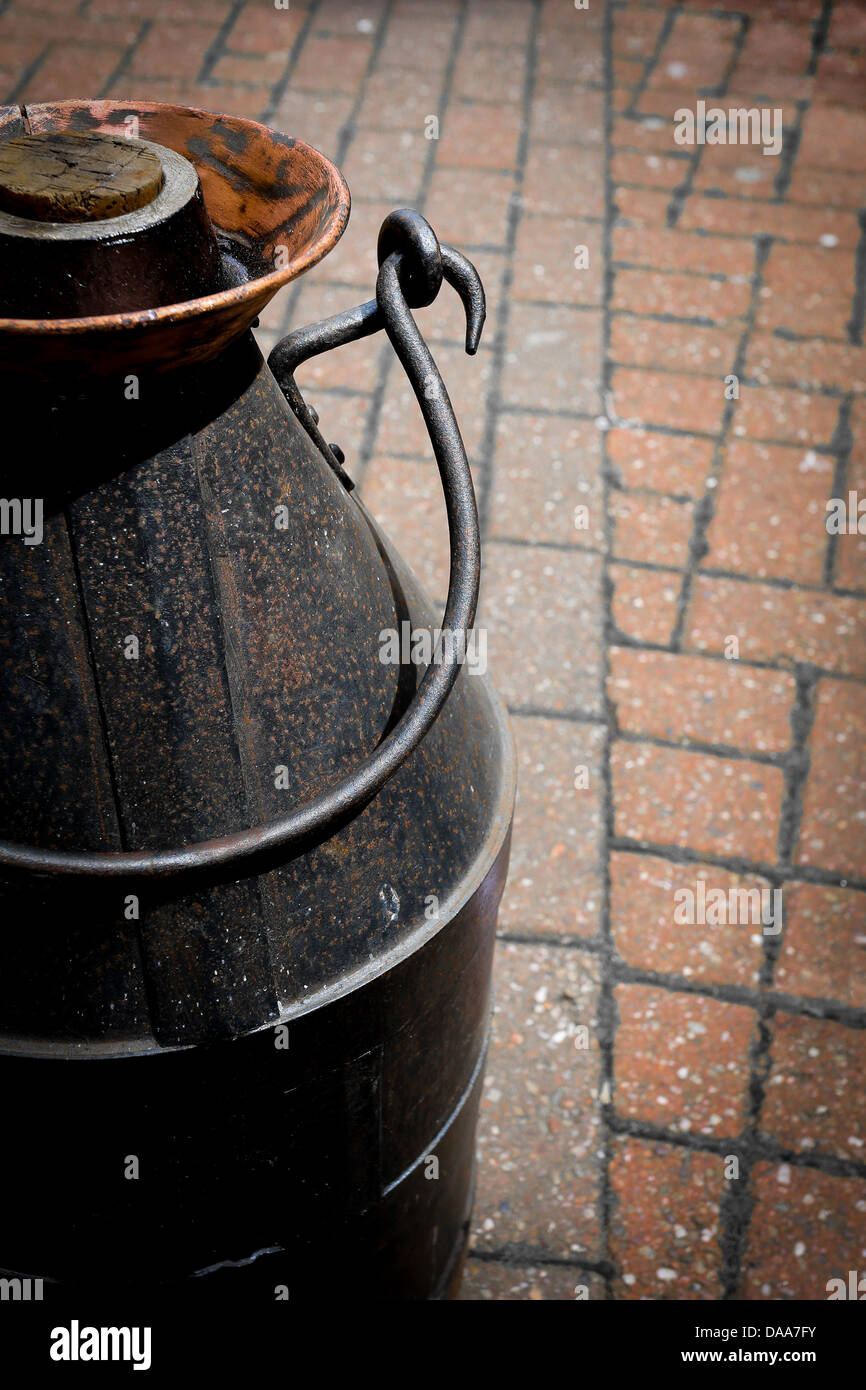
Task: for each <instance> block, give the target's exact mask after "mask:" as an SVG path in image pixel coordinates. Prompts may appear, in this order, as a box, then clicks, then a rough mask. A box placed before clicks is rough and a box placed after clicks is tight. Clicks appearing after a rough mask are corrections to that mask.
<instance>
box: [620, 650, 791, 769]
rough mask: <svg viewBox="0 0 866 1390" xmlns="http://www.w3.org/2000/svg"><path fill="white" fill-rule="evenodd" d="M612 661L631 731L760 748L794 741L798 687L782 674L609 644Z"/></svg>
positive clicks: (776, 749) (777, 749)
mask: <svg viewBox="0 0 866 1390" xmlns="http://www.w3.org/2000/svg"><path fill="white" fill-rule="evenodd" d="M608 660H609V663H610V675H609V677H608V684H607V692H608V698H609V699H610V700H611V702H612V703H613V706H614V709H615V713H616V720H617V724H618V726H619V728H620V729H621V730H623V731H625V732H627V733H631V734H651V735H652V736H654V737H655V738H661V739H666V740H670V741H671V742H678V741H680V740H691V741H693V742H698V743H715V744H728V745H729V746H730V747H733V748H741V749H744V750H748V751H752V752H755V753H783V752H784V751H785V749H786V748H788V747H790V744H791V724H790V713H791V709H792V706H793V703H794V698H795V695H796V687H795V684H794V679H793V677H792V676H790V675H788V674H787V673H785V672H781V671H762V670H757V669H756V668H755V667H749V666H741V665H739V664H738V663H737V662H735V661H726V662H724V663H719V662H717V661H708V660H706V659H704V658H702V657H690V656H680V655H669V654H668V653H667V652H652V651H648V652H642V651H633V650H631V649H630V648H628V647H612V648H611V649H610V651H609V653H608Z"/></svg>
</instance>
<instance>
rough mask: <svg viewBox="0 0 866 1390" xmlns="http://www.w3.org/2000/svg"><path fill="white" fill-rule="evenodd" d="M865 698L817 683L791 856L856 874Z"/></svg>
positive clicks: (862, 821) (863, 793)
mask: <svg viewBox="0 0 866 1390" xmlns="http://www.w3.org/2000/svg"><path fill="white" fill-rule="evenodd" d="M864 736H866V700H864V698H863V691H862V689H861V687H860V686H857V685H853V684H848V683H847V682H844V681H831V680H827V681H820V682H819V684H818V699H817V710H816V713H815V723H814V726H813V728H812V734H811V737H810V739H809V748H810V752H811V766H810V769H809V776H808V780H807V782H806V790H805V793H804V798H803V822H802V825H801V827H800V843H799V846H798V849H797V854H796V859H797V863H799V864H818V865H820V867H821V868H825V869H838V870H839V871H840V872H842V873H851V874H854V875H858V874H861V873H862V870H863V846H864V840H866V746H864Z"/></svg>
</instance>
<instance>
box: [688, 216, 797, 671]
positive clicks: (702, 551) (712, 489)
mask: <svg viewBox="0 0 866 1390" xmlns="http://www.w3.org/2000/svg"><path fill="white" fill-rule="evenodd" d="M771 246H772V238H770V237H764V236H757V237H756V238H755V269H754V273H753V276H752V290H751V297H750V302H749V310H748V313H747V315H746V321H745V325H744V328H743V333H742V337H741V338H740V342H739V344H738V346H737V350H736V353H735V356H734V361H733V364H732V366H731V369H730V372H729V373H726V375H733V376H735V377H736V378H737V380H738V381H739V378H740V376H741V375H742V372H743V367H744V364H745V361H746V355H747V352H748V348H749V339H750V337H751V333H752V329H753V327H754V324H755V319H756V317H757V312H758V303H759V296H760V292H761V285H762V281H763V270H764V266H765V265H766V262H767V257H768V256H769V254H770V248H771ZM736 405H737V402H736V401H735V400H725V404H724V408H723V410H722V420H721V425H720V427H719V433H718V436H717V438H716V441H715V444H714V447H713V455H712V458H711V460H710V466H709V469H708V470H707V476H706V479H705V485H704V493H703V496H702V497H701V498H700V499H699V500H698V502H697V504H696V506H695V509H694V527H693V530H692V535H691V538H690V540H689V554H688V560H687V563H686V566H685V573H684V575H683V582H682V587H681V588H680V593H679V598H678V599H677V614H676V619H675V621H674V626H673V631H672V634H671V648H672V650H674V651H680V650H681V648H682V643H683V636H684V632H685V625H686V616H687V614H688V610H689V604H690V601H691V595H692V584H693V581H694V577H695V572H696V570H697V569H698V566H699V565H700V562H701V560H702V559H703V558H704V556H705V555H706V554H707V552H708V549H709V547H708V544H707V539H706V536H707V531H708V529H709V525H710V522H711V521H712V519H713V512H714V510H715V501H716V495H717V492H718V486H717V484H718V481H719V477H720V476H721V474H722V472H723V459H724V451H725V446H726V444H727V439H728V435H729V433H730V431H731V427H732V425H733V421H734V415H735V412H736Z"/></svg>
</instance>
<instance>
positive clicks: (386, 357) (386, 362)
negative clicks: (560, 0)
mask: <svg viewBox="0 0 866 1390" xmlns="http://www.w3.org/2000/svg"><path fill="white" fill-rule="evenodd" d="M467 12H468V0H461V5H460V8H459V9H458V10H457V11H456V12H455V22H454V32H453V34H452V36H451V43H450V46H449V50H448V58H447V61H446V63H445V66H444V68H443V70H442V79H441V86H440V88H439V98H438V115H439V120H440V125H441V124H444V119H445V116H446V114H447V111H448V107H449V104H450V100H451V89H452V87H453V84H454V72H455V69H456V66H457V57H458V54H459V53H460V49H461V47H462V45H463V36H464V33H465V31H466V19H467ZM389 18H390V7H389ZM380 34H381V45H382V46H383V45H384V39H385V29H384V27H380V30H379V31H378V32H377V37H378V36H379V35H380ZM378 57H379V53H378V52H377V55H376V62H378ZM375 66H376V64H375V63H374V64H373V67H372V68H371V71H375ZM359 109H360V108H359ZM356 133H357V131H356V129H355V128H354V126H353V128H352V135H353V136H354V135H355V134H356ZM428 144H429V146H430V148H429V149H428V151H427V154H426V156H425V160H424V168H423V170H422V173H421V179H420V184H419V188H418V194H417V197H416V198H414V199H413V200H412V206H413V208H414V209H415V210H416V211H418V212H421V213H423V211H424V206H425V204H426V201H427V196H428V194H429V191H430V184H431V182H432V179H433V174H434V171H435V169H436V150H437V145H438V141H436V140H430V141H428ZM347 149H348V143H347ZM386 201H387V200H386ZM433 230H434V231H441V230H442V229H441V228H439V229H437V228H435V227H434V229H433ZM443 235H444V233H443ZM373 292H375V287H373ZM433 346H434V347H435V344H434V345H433ZM396 360H397V359H396V357H395V355H394V352H393V349H392V348H391V346H390V343H387V342H386V343H384V344H383V347H382V352H381V353H380V356H379V372H378V377H377V381H376V385H375V387H374V389H373V392H372V400H371V404H370V408H369V410H368V411H367V416H366V420H365V423H364V435H363V438H362V440H361V445H360V448H359V451H358V462H357V466H356V468H354V469H353V470H352V477H353V481H354V483H355V486H356V487H357V488H359V489H362V488H363V483H364V479H365V476H366V473H367V469H368V467H369V465H370V462H371V461H372V458H373V455H374V451H375V447H376V439H377V437H378V433H379V426H380V423H381V419H382V410H383V408H384V403H385V393H386V390H387V386H388V380H389V377H390V375H391V371H392V370H393V367H394V363H395V362H396ZM446 389H447V383H446Z"/></svg>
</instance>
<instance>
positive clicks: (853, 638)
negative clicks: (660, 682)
mask: <svg viewBox="0 0 866 1390" xmlns="http://www.w3.org/2000/svg"><path fill="white" fill-rule="evenodd" d="M731 637H733V638H736V640H737V642H738V643H739V656H740V657H741V658H743V659H745V660H747V661H769V662H777V663H781V664H783V665H785V664H790V663H792V662H797V661H811V662H814V663H815V665H816V666H821V667H824V668H825V669H826V670H830V671H838V672H841V673H842V674H844V675H854V676H858V677H860V678H861V679H862V678H864V677H866V614H864V611H863V607H862V604H860V603H858V601H857V600H856V599H852V598H837V597H835V595H833V594H824V593H820V592H818V591H810V590H807V589H799V590H798V589H777V588H773V587H771V586H770V585H767V584H747V583H744V582H743V581H740V580H736V579H710V578H708V577H706V576H703V575H699V576H698V577H697V578H696V580H695V585H694V589H693V592H692V599H691V604H690V607H689V615H688V620H687V623H686V637H685V645H686V646H687V647H690V648H692V649H697V650H698V651H708V652H717V653H723V652H724V651H725V648H726V644H727V643H728V640H729V638H731Z"/></svg>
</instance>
